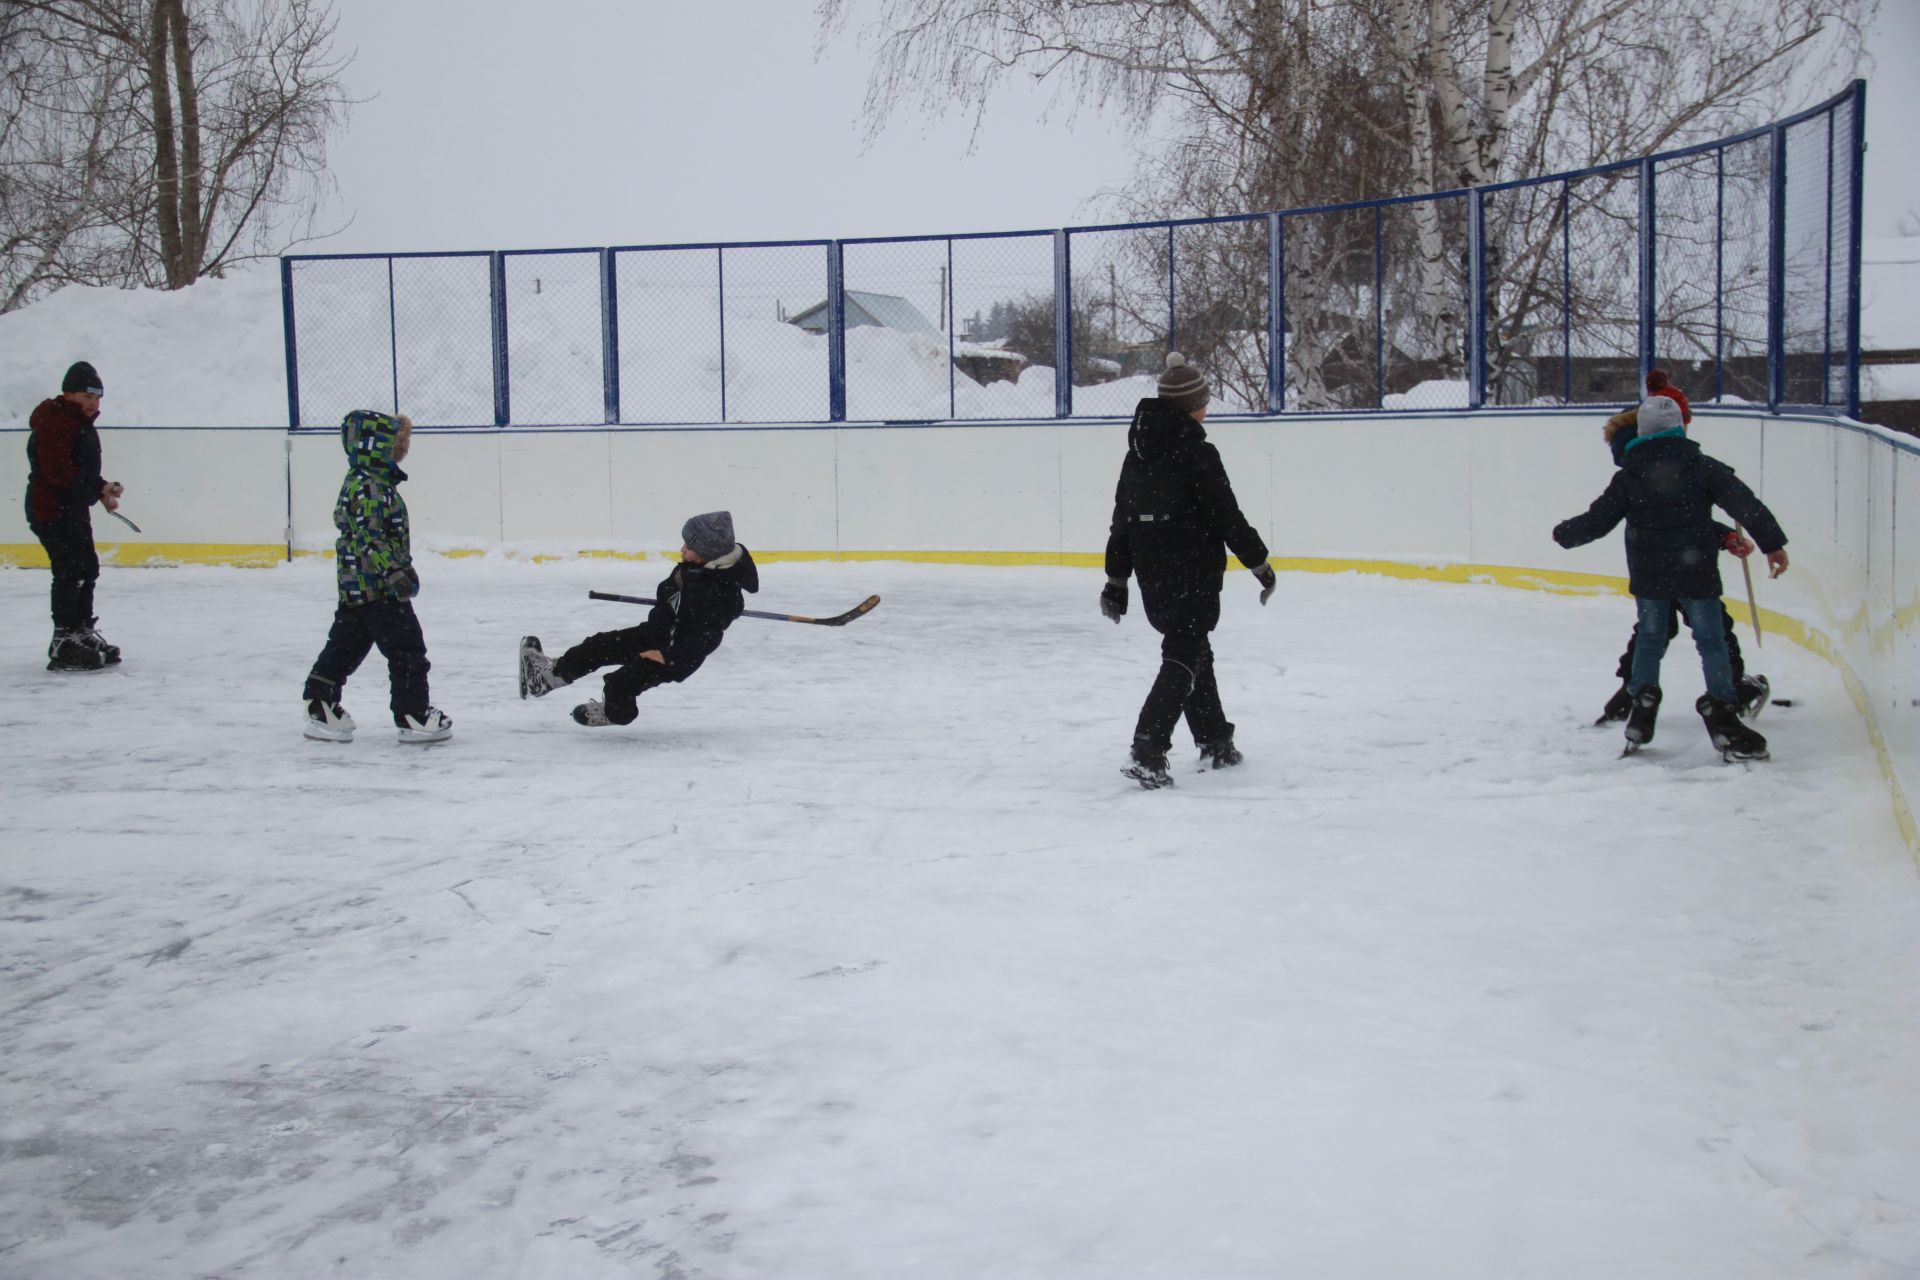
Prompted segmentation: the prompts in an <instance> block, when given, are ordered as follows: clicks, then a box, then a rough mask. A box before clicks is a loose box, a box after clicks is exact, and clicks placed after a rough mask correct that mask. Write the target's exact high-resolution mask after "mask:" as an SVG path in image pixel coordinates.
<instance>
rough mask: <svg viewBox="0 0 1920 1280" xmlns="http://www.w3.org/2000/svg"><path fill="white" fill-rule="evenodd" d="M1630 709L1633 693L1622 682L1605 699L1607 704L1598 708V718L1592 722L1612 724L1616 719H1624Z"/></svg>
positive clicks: (1631, 708)
mask: <svg viewBox="0 0 1920 1280" xmlns="http://www.w3.org/2000/svg"><path fill="white" fill-rule="evenodd" d="M1632 710H1633V694H1631V693H1629V692H1628V691H1627V686H1626V685H1624V684H1623V685H1621V686H1620V687H1619V688H1618V689H1615V690H1614V691H1613V696H1612V697H1611V698H1608V699H1607V705H1606V706H1604V707H1602V708H1600V718H1599V719H1598V720H1595V721H1594V723H1595V724H1612V723H1613V722H1615V721H1616V720H1625V719H1626V718H1627V713H1628V712H1629V711H1632Z"/></svg>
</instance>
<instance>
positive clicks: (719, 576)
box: [680, 544, 760, 591]
mask: <svg viewBox="0 0 1920 1280" xmlns="http://www.w3.org/2000/svg"><path fill="white" fill-rule="evenodd" d="M736 555H737V556H738V557H739V558H738V559H735V556H736ZM680 571H681V572H682V573H685V574H695V573H703V574H706V575H707V576H708V577H710V578H713V579H714V580H715V581H718V582H724V583H726V584H728V585H729V586H734V587H738V588H740V589H741V590H742V591H758V590H760V570H759V567H758V566H756V565H755V564H754V563H753V556H752V555H751V554H750V553H749V552H748V551H747V549H746V548H745V547H743V546H739V545H737V544H736V545H735V546H734V548H733V550H732V551H729V552H728V553H727V554H726V555H724V556H721V557H720V558H719V559H718V560H712V561H709V562H707V563H706V564H703V565H697V566H696V565H682V566H681V570H680Z"/></svg>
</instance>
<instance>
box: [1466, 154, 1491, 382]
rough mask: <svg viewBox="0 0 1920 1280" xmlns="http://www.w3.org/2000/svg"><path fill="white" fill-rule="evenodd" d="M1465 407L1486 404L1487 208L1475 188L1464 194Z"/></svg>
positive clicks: (1482, 197) (1480, 192)
mask: <svg viewBox="0 0 1920 1280" xmlns="http://www.w3.org/2000/svg"><path fill="white" fill-rule="evenodd" d="M1467 292H1468V293H1469V294H1471V295H1472V296H1471V298H1470V299H1469V302H1470V304H1471V306H1472V308H1473V310H1472V312H1471V314H1470V322H1469V323H1468V325H1467V407H1468V408H1469V409H1479V408H1484V407H1485V405H1486V403H1487V206H1486V196H1485V193H1483V192H1482V191H1481V190H1480V189H1479V188H1478V187H1476V188H1474V189H1472V190H1471V191H1469V192H1467Z"/></svg>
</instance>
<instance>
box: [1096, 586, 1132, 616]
mask: <svg viewBox="0 0 1920 1280" xmlns="http://www.w3.org/2000/svg"><path fill="white" fill-rule="evenodd" d="M1100 616H1101V617H1103V618H1111V619H1112V620H1113V621H1115V622H1118V621H1120V619H1122V618H1124V617H1126V616H1127V584H1126V583H1124V582H1115V581H1113V580H1112V579H1111V578H1109V579H1108V580H1107V585H1106V586H1104V587H1102V588H1100Z"/></svg>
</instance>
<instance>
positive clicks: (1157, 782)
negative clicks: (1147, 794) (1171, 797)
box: [1120, 738, 1173, 791]
mask: <svg viewBox="0 0 1920 1280" xmlns="http://www.w3.org/2000/svg"><path fill="white" fill-rule="evenodd" d="M1120 772H1121V773H1124V774H1126V775H1127V776H1128V777H1129V778H1132V779H1133V780H1134V781H1135V782H1137V783H1139V784H1140V785H1141V787H1143V788H1144V789H1146V790H1148V791H1157V790H1159V789H1160V788H1161V787H1170V786H1172V785H1173V775H1172V774H1170V773H1168V772H1167V753H1166V752H1164V751H1162V750H1160V749H1159V748H1157V747H1154V746H1152V745H1150V744H1149V743H1146V742H1144V741H1142V740H1141V739H1139V738H1135V739H1134V740H1133V763H1132V764H1130V765H1128V766H1127V767H1126V768H1124V769H1122V770H1121V771H1120Z"/></svg>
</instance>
